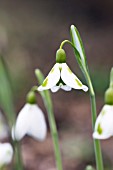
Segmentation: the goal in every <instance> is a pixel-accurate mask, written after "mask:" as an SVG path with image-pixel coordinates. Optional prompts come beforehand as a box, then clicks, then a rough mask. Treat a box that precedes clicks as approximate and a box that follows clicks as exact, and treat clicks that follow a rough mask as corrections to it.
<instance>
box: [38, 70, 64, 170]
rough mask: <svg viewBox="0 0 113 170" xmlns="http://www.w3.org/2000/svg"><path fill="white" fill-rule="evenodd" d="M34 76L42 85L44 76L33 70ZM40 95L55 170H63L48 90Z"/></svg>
mask: <svg viewBox="0 0 113 170" xmlns="http://www.w3.org/2000/svg"><path fill="white" fill-rule="evenodd" d="M35 75H36V77H37V79H38V82H39V84H42V82H43V81H44V76H43V74H42V73H41V71H40V70H39V69H36V70H35ZM40 94H41V96H42V99H43V102H44V104H45V107H46V109H47V113H48V119H49V124H50V130H51V135H52V140H53V145H54V153H55V160H56V166H57V170H63V167H62V160H61V153H60V147H59V139H58V132H57V127H56V122H55V117H54V112H53V106H52V101H51V96H50V93H49V91H48V90H45V91H41V92H40Z"/></svg>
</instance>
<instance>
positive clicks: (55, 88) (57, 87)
mask: <svg viewBox="0 0 113 170" xmlns="http://www.w3.org/2000/svg"><path fill="white" fill-rule="evenodd" d="M59 89H60V86H54V87H52V88H51V91H52V92H53V93H55V92H57V91H58V90H59Z"/></svg>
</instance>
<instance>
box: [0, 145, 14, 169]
mask: <svg viewBox="0 0 113 170" xmlns="http://www.w3.org/2000/svg"><path fill="white" fill-rule="evenodd" d="M12 158H13V148H12V146H11V144H10V143H0V168H2V167H3V166H5V165H7V164H9V163H10V162H11V161H12Z"/></svg>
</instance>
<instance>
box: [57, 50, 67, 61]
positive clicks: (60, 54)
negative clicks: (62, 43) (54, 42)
mask: <svg viewBox="0 0 113 170" xmlns="http://www.w3.org/2000/svg"><path fill="white" fill-rule="evenodd" d="M65 62H66V53H65V51H64V50H63V49H59V50H57V52H56V63H65Z"/></svg>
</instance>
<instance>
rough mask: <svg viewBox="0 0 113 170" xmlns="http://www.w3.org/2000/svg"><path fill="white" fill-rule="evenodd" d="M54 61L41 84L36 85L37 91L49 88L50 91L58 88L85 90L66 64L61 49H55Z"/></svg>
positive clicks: (85, 87) (86, 88)
mask: <svg viewBox="0 0 113 170" xmlns="http://www.w3.org/2000/svg"><path fill="white" fill-rule="evenodd" d="M56 62H57V63H56V64H55V65H54V66H53V68H52V69H51V71H50V72H49V74H48V76H47V77H46V78H45V80H44V81H43V83H42V85H41V86H39V87H38V90H39V91H43V90H48V89H51V91H52V92H57V91H58V90H59V89H60V88H61V89H63V90H65V91H70V90H71V89H72V88H73V89H81V90H83V91H85V92H86V91H87V90H88V87H87V86H85V85H83V84H82V82H81V81H80V80H79V79H78V78H77V76H76V75H75V74H74V73H73V72H72V71H71V70H70V68H69V67H68V65H67V64H66V54H65V51H64V50H63V49H59V50H58V51H57V53H56Z"/></svg>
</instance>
